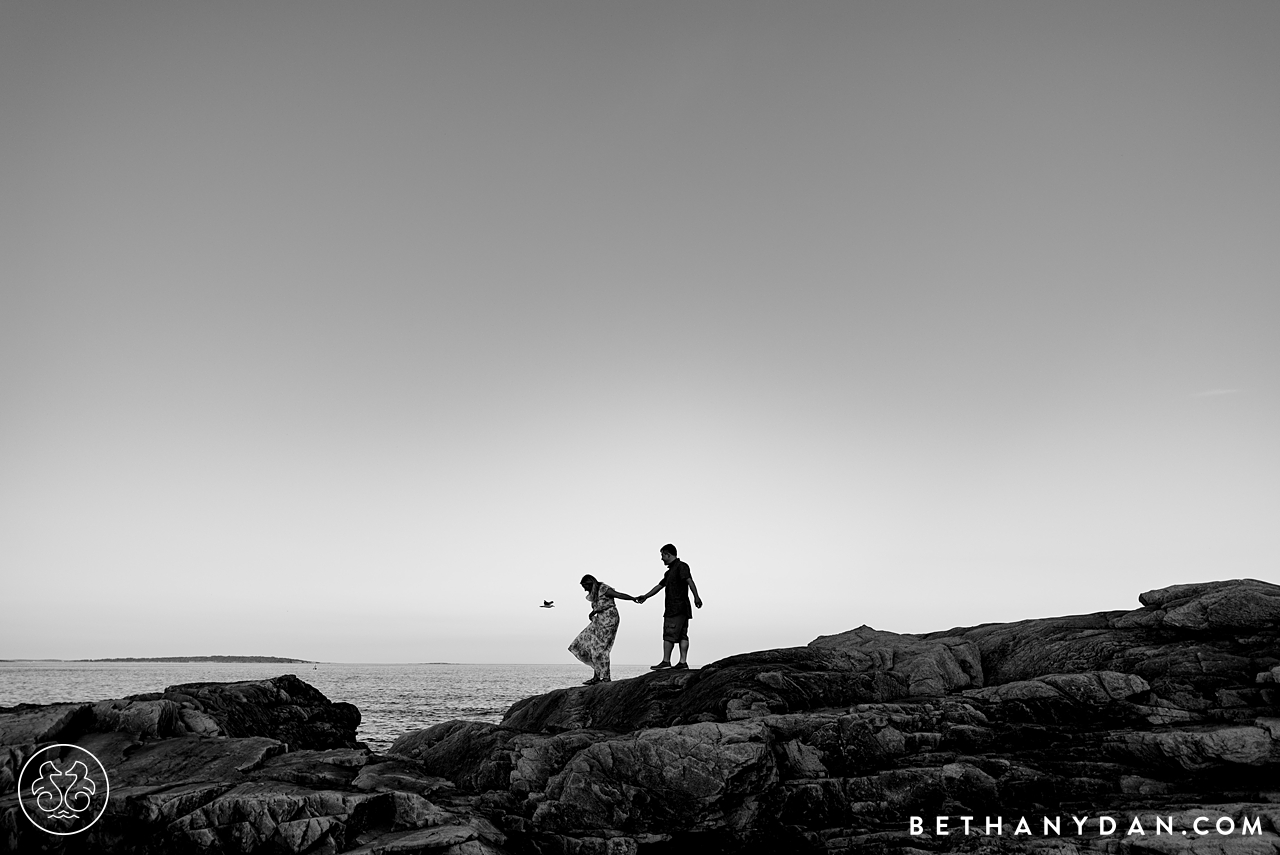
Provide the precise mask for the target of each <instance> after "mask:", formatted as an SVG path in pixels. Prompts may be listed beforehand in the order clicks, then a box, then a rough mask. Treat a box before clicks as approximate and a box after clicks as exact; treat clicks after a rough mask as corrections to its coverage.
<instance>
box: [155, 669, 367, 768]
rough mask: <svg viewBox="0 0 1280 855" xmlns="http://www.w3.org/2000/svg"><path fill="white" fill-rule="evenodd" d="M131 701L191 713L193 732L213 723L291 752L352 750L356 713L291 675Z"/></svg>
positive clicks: (187, 687)
mask: <svg viewBox="0 0 1280 855" xmlns="http://www.w3.org/2000/svg"><path fill="white" fill-rule="evenodd" d="M133 700H135V701H149V700H165V701H170V702H172V703H174V704H177V705H178V706H179V707H180V708H183V709H187V710H191V711H194V712H195V713H198V714H199V717H198V718H197V717H195V716H188V717H187V719H184V722H185V721H188V720H194V721H195V722H198V724H191V725H189V726H188V729H189V730H196V729H197V728H198V727H200V726H204V727H206V729H207V728H208V725H207V724H206V722H212V724H213V725H214V726H216V727H217V729H218V731H219V732H220V733H221V734H222V735H224V736H266V737H269V738H271V739H278V740H280V741H281V742H284V743H286V744H288V745H289V746H290V747H291V748H316V749H319V748H353V747H357V746H359V745H360V743H359V742H357V740H356V729H357V728H358V727H359V726H360V710H358V709H356V707H355V706H353V705H352V704H348V703H342V702H338V703H334V702H333V701H330V700H329V699H328V698H326V697H325V696H324V694H323V693H322V692H320V691H319V690H318V689H316V688H315V687H314V686H312V685H310V684H309V683H305V682H303V681H302V680H299V679H298V678H297V677H295V676H294V675H292V674H286V675H284V676H281V677H275V678H274V679H270V680H249V681H245V682H239V683H184V684H182V685H177V686H170V687H169V688H167V689H165V690H164V692H163V693H162V694H159V695H136V696H134V698H133Z"/></svg>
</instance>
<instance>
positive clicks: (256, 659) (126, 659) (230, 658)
mask: <svg viewBox="0 0 1280 855" xmlns="http://www.w3.org/2000/svg"><path fill="white" fill-rule="evenodd" d="M50 661H62V660H50ZM66 661H69V662H283V663H286V664H294V665H311V664H313V660H310V659H289V658H287V657H284V656H115V657H112V658H110V659H69V660H66Z"/></svg>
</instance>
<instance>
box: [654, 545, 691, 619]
mask: <svg viewBox="0 0 1280 855" xmlns="http://www.w3.org/2000/svg"><path fill="white" fill-rule="evenodd" d="M692 578H693V574H692V573H690V572H689V565H688V564H685V563H684V562H683V561H681V560H680V559H679V558H677V559H676V560H675V561H672V562H671V563H670V564H668V565H667V572H666V573H665V574H663V576H662V581H661V582H659V583H658V584H660V585H661V586H662V587H664V588H666V591H667V593H666V597H667V608H666V610H665V611H664V612H663V613H662V616H663V617H685V618H692V617H693V607H692V606H691V605H689V580H690V579H692Z"/></svg>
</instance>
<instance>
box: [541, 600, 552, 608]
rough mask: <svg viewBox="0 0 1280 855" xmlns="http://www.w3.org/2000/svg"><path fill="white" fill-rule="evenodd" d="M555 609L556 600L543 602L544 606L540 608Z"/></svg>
mask: <svg viewBox="0 0 1280 855" xmlns="http://www.w3.org/2000/svg"><path fill="white" fill-rule="evenodd" d="M555 607H556V602H555V600H543V601H542V605H540V606H538V608H540V609H554V608H555Z"/></svg>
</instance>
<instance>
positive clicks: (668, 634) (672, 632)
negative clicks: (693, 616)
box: [662, 617, 689, 644]
mask: <svg viewBox="0 0 1280 855" xmlns="http://www.w3.org/2000/svg"><path fill="white" fill-rule="evenodd" d="M662 640H663V641H669V642H671V643H672V644H679V643H680V642H682V641H688V640H689V619H688V618H687V617H664V618H663V619H662Z"/></svg>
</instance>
